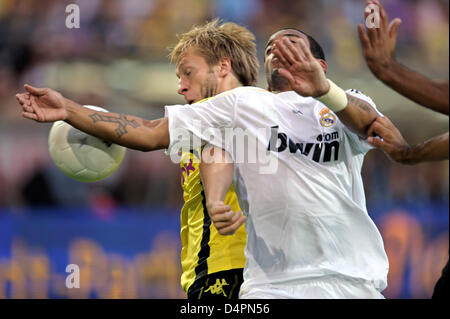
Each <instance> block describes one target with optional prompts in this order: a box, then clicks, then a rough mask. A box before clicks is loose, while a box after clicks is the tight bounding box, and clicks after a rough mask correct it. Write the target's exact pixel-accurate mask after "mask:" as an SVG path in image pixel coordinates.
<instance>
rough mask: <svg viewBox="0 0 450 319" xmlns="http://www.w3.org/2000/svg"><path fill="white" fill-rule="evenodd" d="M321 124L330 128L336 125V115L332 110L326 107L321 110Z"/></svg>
mask: <svg viewBox="0 0 450 319" xmlns="http://www.w3.org/2000/svg"><path fill="white" fill-rule="evenodd" d="M319 115H320V124H321V125H322V126H324V127H330V126H333V125H334V124H336V115H334V114H333V113H331V111H330V109H329V108H327V107H325V108H323V109H321V110H320V112H319Z"/></svg>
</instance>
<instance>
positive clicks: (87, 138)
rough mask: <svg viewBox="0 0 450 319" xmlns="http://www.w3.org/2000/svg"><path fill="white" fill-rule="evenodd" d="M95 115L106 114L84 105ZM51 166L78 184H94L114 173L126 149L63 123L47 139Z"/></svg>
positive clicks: (54, 128) (56, 126) (56, 123)
mask: <svg viewBox="0 0 450 319" xmlns="http://www.w3.org/2000/svg"><path fill="white" fill-rule="evenodd" d="M85 107H88V108H90V109H93V110H96V111H103V112H108V111H107V110H105V109H103V108H101V107H98V106H92V105H85ZM48 146H49V150H50V155H51V157H52V159H53V162H54V163H55V164H56V166H58V168H59V169H60V170H61V171H62V172H63V173H64V174H66V175H67V176H69V177H71V178H73V179H75V180H77V181H80V182H96V181H99V180H102V179H105V178H106V177H108V176H110V175H111V174H112V173H114V172H115V171H116V170H117V168H118V167H119V165H120V164H121V163H122V161H123V158H124V157H125V151H126V148H125V147H123V146H120V145H117V144H112V143H109V142H106V141H102V140H101V139H99V138H97V137H94V136H92V135H89V134H86V133H84V132H82V131H80V130H78V129H76V128H74V127H73V126H71V125H69V124H67V123H66V122H64V121H57V122H55V123H54V124H53V126H52V128H51V130H50V134H49V137H48Z"/></svg>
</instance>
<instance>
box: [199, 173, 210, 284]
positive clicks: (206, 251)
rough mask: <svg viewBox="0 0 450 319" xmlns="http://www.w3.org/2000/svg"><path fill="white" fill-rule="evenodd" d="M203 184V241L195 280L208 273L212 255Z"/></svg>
mask: <svg viewBox="0 0 450 319" xmlns="http://www.w3.org/2000/svg"><path fill="white" fill-rule="evenodd" d="M200 185H201V186H202V198H203V199H202V206H203V233H202V241H201V243H200V251H199V252H198V262H197V267H195V280H197V279H198V278H200V277H203V276H206V275H207V274H208V263H207V259H208V258H209V256H210V249H211V248H210V247H209V240H210V238H211V231H210V227H211V219H210V218H209V214H208V210H207V209H206V196H205V191H204V190H203V184H202V182H201V181H200Z"/></svg>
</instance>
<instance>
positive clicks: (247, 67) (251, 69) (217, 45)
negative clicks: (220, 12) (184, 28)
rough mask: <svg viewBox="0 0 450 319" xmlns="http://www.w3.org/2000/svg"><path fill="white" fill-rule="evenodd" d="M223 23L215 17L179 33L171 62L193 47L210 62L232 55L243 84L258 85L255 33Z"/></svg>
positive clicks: (234, 66)
mask: <svg viewBox="0 0 450 319" xmlns="http://www.w3.org/2000/svg"><path fill="white" fill-rule="evenodd" d="M220 23H221V21H219V19H215V20H213V21H211V22H209V23H207V24H205V25H203V26H194V27H193V28H192V29H191V30H190V31H188V32H186V33H184V34H182V35H181V36H179V41H178V44H177V45H176V46H175V47H173V48H171V49H170V50H171V52H170V54H169V57H170V62H171V63H176V62H177V60H178V59H179V57H180V55H181V54H182V53H183V52H185V51H186V50H187V49H188V48H190V47H194V48H195V49H196V50H197V52H198V53H199V54H200V55H201V56H202V57H203V58H204V59H205V60H206V62H207V63H208V65H210V66H213V65H216V64H217V63H218V62H219V61H220V59H222V58H229V59H230V61H231V68H232V70H233V72H234V74H235V75H236V77H237V78H238V80H239V82H241V84H242V85H244V86H252V85H255V84H256V82H257V79H258V69H259V63H258V58H257V55H256V44H255V36H254V35H253V33H251V32H250V31H249V30H248V29H246V28H245V27H242V26H239V25H237V24H235V23H232V22H227V23H222V24H220Z"/></svg>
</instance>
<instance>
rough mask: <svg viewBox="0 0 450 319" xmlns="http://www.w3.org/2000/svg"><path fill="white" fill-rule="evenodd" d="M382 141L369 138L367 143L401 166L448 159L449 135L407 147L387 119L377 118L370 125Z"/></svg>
mask: <svg viewBox="0 0 450 319" xmlns="http://www.w3.org/2000/svg"><path fill="white" fill-rule="evenodd" d="M370 132H371V133H372V132H375V133H376V134H377V135H379V136H380V137H381V138H382V139H380V138H376V137H369V138H368V139H367V142H368V143H369V144H371V145H373V146H375V147H377V148H379V149H381V150H382V151H384V152H385V153H386V154H387V155H388V156H389V157H390V158H391V159H392V160H394V161H396V162H399V163H403V164H417V163H421V162H428V161H440V160H446V159H448V158H449V153H448V152H449V139H448V137H449V133H448V132H447V133H445V134H442V135H439V136H436V137H433V138H431V139H429V140H428V141H426V142H424V143H421V144H418V145H416V146H409V145H408V143H407V142H406V141H405V139H404V138H403V136H402V134H401V133H400V131H399V130H398V129H397V128H396V127H395V126H394V124H392V122H391V121H390V120H389V119H388V118H387V117H379V118H377V119H376V121H375V122H374V123H373V124H372V125H371V127H370Z"/></svg>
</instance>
